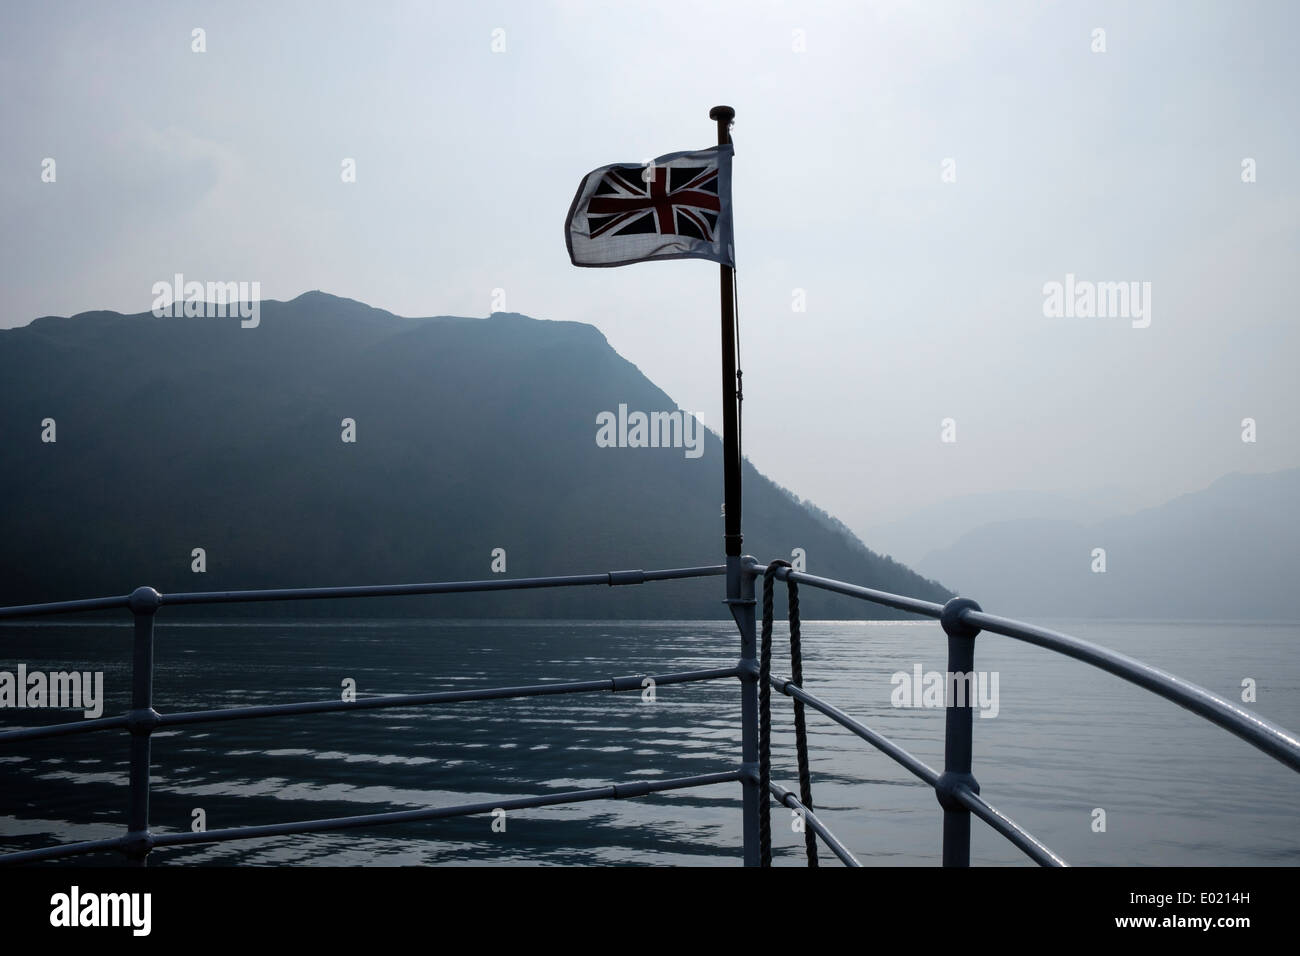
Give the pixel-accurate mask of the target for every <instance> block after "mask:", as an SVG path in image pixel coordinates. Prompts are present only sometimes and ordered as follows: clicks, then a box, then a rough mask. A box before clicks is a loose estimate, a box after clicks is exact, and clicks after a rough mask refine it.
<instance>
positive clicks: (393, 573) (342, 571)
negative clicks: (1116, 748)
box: [0, 292, 949, 618]
mask: <svg viewBox="0 0 1300 956" xmlns="http://www.w3.org/2000/svg"><path fill="white" fill-rule="evenodd" d="M260 312H261V314H260V320H259V322H258V324H257V326H256V327H250V328H245V327H243V326H241V323H240V321H239V319H238V318H237V317H235V318H219V317H212V318H207V317H205V318H170V317H168V318H155V317H154V316H153V315H152V314H150V313H143V314H140V315H129V316H128V315H120V314H117V313H113V312H88V313H83V314H81V315H77V316H74V317H72V318H59V317H46V318H41V319H37V320H35V321H33V322H32V323H31V324H29V325H27V326H25V327H22V328H16V329H10V330H6V331H2V332H0V440H2V441H3V444H4V448H5V450H6V451H5V459H6V460H5V467H4V468H3V470H2V471H0V496H3V501H4V516H5V517H4V522H3V524H4V528H3V531H4V534H3V542H4V543H3V545H2V546H0V548H2V549H3V551H2V553H3V565H4V568H5V574H4V575H3V576H0V603H4V604H17V603H33V602H39V601H50V600H63V599H72V598H80V597H89V596H99V595H106V594H122V593H126V592H129V591H130V590H132V589H134V588H135V587H137V586H139V585H142V584H148V585H151V586H153V587H156V588H158V589H159V590H160V591H163V592H167V591H195V590H225V589H234V588H268V587H298V586H327V585H346V584H378V583H401V582H418V581H435V580H459V579H483V578H493V577H512V578H513V577H528V576H536V575H544V574H562V573H587V572H593V571H607V570H619V569H626V568H647V569H648V568H659V567H682V566H692V565H705V564H721V563H722V517H721V498H722V456H721V443H720V441H719V440H718V438H717V436H715V435H714V434H712V433H709V432H704V433H703V438H704V441H703V445H702V446H701V450H700V452H699V454H698V457H689V456H688V454H687V453H686V449H684V448H682V447H658V448H646V447H599V446H598V444H597V441H596V434H597V419H598V416H600V414H601V413H602V412H609V413H613V414H615V415H617V413H618V411H619V406H620V405H625V406H626V407H627V410H628V414H631V412H633V411H641V412H647V413H648V412H652V411H666V412H671V411H673V410H675V409H676V405H675V404H674V403H673V402H672V400H671V399H670V398H669V397H668V396H667V395H665V394H664V393H663V392H662V391H661V390H660V389H658V388H656V387H655V385H654V384H653V383H652V382H650V381H649V380H648V379H647V378H646V377H645V376H644V375H642V374H641V373H640V371H638V370H637V368H636V367H635V366H634V365H632V364H631V363H630V362H628V361H627V360H625V359H624V358H622V357H621V356H619V355H618V354H617V353H616V352H615V351H614V350H613V349H612V348H611V347H610V345H609V344H608V342H606V340H605V338H604V336H602V335H601V334H600V332H599V331H597V330H596V329H595V328H593V327H591V326H588V325H583V324H579V323H573V322H560V321H542V320H537V319H532V318H528V317H526V316H522V315H517V314H506V313H494V314H493V315H492V316H491V317H489V318H487V319H474V318H457V317H451V316H439V317H433V318H422V319H411V318H402V317H399V316H396V315H393V314H391V313H389V312H385V311H382V310H379V309H374V308H371V307H369V306H366V305H363V304H362V303H359V302H355V301H352V300H349V299H341V298H337V297H335V296H331V295H326V294H324V293H319V292H314V293H307V294H305V295H302V296H299V297H298V298H296V299H294V300H292V301H289V302H277V301H264V302H262V303H261V306H260ZM683 414H684V413H683ZM345 419H350V420H351V421H352V423H353V425H352V429H353V435H354V438H355V440H354V441H344V440H343V439H344V431H345V427H346V426H345V423H344V420H345ZM51 420H52V425H51ZM51 429H52V430H51ZM51 437H52V438H53V439H54V440H53V441H48V440H43V439H48V438H51ZM744 483H745V489H744V519H745V535H746V538H745V549H746V551H747V552H750V553H753V554H755V555H757V556H759V557H760V558H761V559H763V560H770V559H772V558H786V559H789V558H790V556H791V552H792V550H793V549H795V548H803V549H804V550H805V552H806V554H807V561H808V570H809V571H811V572H813V573H818V574H824V575H828V576H831V577H836V578H842V579H847V580H850V581H854V582H861V583H865V584H869V585H870V586H872V587H876V588H882V589H885V590H891V591H901V592H905V593H908V594H915V595H918V596H921V597H925V598H929V599H932V600H936V601H942V600H944V599H946V598H947V597H948V596H949V593H948V592H947V591H946V590H945V589H943V588H942V587H940V586H939V585H937V584H935V583H934V582H931V581H927V580H925V579H923V578H921V577H919V576H918V575H916V574H914V573H912V572H911V571H909V570H908V569H907V568H905V567H903V566H902V565H900V564H898V563H896V562H894V561H892V560H890V559H888V558H883V557H881V556H879V555H877V554H874V553H873V552H871V551H870V550H868V549H867V548H866V547H865V546H864V545H863V544H862V542H861V541H859V540H858V539H857V538H856V537H854V536H853V535H852V534H851V533H850V532H849V531H848V530H847V529H846V528H845V527H844V526H843V525H841V524H839V522H837V521H835V519H833V518H831V517H830V516H828V515H826V514H825V513H824V512H821V511H819V510H818V509H816V508H813V507H812V506H810V505H807V504H806V503H803V502H801V501H800V500H799V499H798V498H797V497H795V496H794V495H792V494H791V493H789V492H788V491H785V490H784V489H782V488H780V487H778V486H777V485H775V484H773V483H772V482H771V481H769V480H768V479H766V478H764V477H763V476H762V475H760V474H759V473H758V472H757V471H756V470H755V469H754V468H753V467H752V466H751V465H749V463H748V462H746V463H745V465H744ZM198 548H201V549H203V555H204V561H205V570H203V571H202V572H196V571H195V570H193V566H194V561H195V558H194V549H198ZM495 549H504V552H505V566H506V570H505V573H504V574H499V575H498V574H495V573H493V570H492V561H493V553H494V550H495ZM723 591H724V588H723V583H722V579H720V578H713V579H706V580H703V581H687V582H678V583H670V584H651V585H645V586H642V587H630V588H624V587H620V588H613V589H611V588H608V587H603V588H580V589H573V590H569V589H565V590H536V591H523V592H515V593H512V594H505V595H501V594H477V595H471V596H459V595H457V596H437V597H419V598H402V599H376V600H368V601H356V600H347V601H342V602H334V601H329V602H311V603H310V604H301V603H293V604H288V603H279V602H276V603H274V604H259V605H254V606H251V607H249V608H230V609H229V610H230V611H231V612H232V613H241V612H242V613H256V614H261V615H266V614H280V615H295V616H297V615H304V614H317V613H321V614H326V613H327V614H336V615H341V616H368V615H372V614H378V615H419V616H454V617H473V616H491V617H557V616H559V617H575V618H725V617H726V616H727V615H726V612H725V608H724V606H723V604H722V596H723ZM207 613H212V609H207ZM805 613H806V614H807V615H808V616H809V617H814V616H815V617H834V618H862V617H891V616H897V615H896V614H895V613H894V612H891V611H889V610H888V609H885V608H876V607H872V606H867V605H862V604H860V603H859V602H855V601H851V600H849V599H845V598H841V597H839V596H836V595H830V594H825V595H824V596H823V595H821V594H818V595H817V596H816V598H809V599H808V600H807V601H806V603H805Z"/></svg>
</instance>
